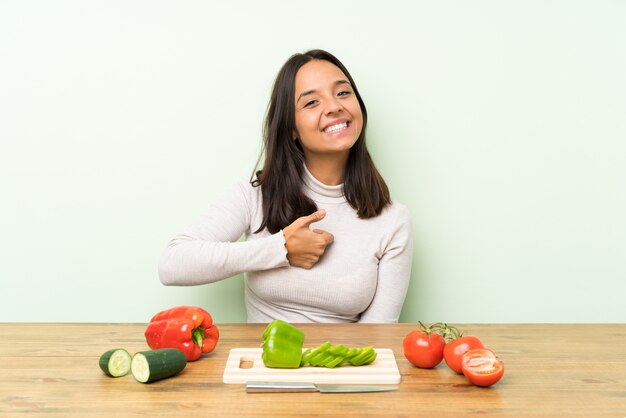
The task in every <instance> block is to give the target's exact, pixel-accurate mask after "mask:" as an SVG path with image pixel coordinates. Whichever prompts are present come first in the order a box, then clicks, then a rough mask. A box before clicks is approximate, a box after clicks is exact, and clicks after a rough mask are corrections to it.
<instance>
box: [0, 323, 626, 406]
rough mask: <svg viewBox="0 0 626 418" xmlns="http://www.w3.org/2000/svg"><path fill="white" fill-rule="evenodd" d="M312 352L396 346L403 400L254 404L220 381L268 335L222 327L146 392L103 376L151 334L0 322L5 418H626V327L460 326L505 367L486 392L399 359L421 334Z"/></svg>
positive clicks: (318, 329) (262, 399)
mask: <svg viewBox="0 0 626 418" xmlns="http://www.w3.org/2000/svg"><path fill="white" fill-rule="evenodd" d="M298 326H299V327H300V328H301V329H303V330H304V332H305V335H306V346H313V345H317V344H321V343H322V342H324V341H326V340H331V341H333V342H336V343H344V344H347V345H355V346H357V345H364V344H373V345H374V346H376V347H379V348H391V349H393V351H394V353H395V357H396V360H397V363H398V367H399V369H400V374H401V375H402V381H401V383H400V384H399V385H398V390H397V391H394V392H385V393H366V394H320V393H295V394H294V393H274V394H247V393H246V392H245V390H244V387H243V385H227V384H224V383H222V374H223V372H224V366H225V363H226V359H227V358H228V354H229V352H230V349H231V348H235V347H258V346H259V341H260V336H261V333H262V330H263V329H264V325H261V324H254V325H247V324H221V325H219V328H220V332H221V338H220V341H219V343H218V345H217V348H216V350H215V351H214V352H213V353H212V354H209V355H205V356H204V357H203V358H202V359H200V360H198V361H196V362H193V363H189V364H188V365H187V367H186V369H185V370H184V371H183V372H182V373H181V374H179V375H178V376H176V377H173V378H170V379H166V380H162V381H159V382H155V383H152V384H141V383H138V382H137V381H135V380H134V379H133V377H132V376H131V375H127V376H125V377H121V378H117V379H114V378H109V377H106V376H105V375H104V374H103V373H102V372H101V370H100V369H99V367H98V358H99V357H100V355H101V354H102V353H103V352H104V351H106V350H108V349H110V348H115V347H123V348H126V349H127V350H128V351H129V352H130V353H131V354H132V353H134V352H137V351H143V350H146V349H147V345H146V343H145V340H144V337H143V331H144V329H145V324H31V323H28V324H21V323H8V324H7V323H2V324H0V336H1V337H0V376H1V378H0V416H2V417H25V416H36V417H44V416H45V417H64V418H67V417H81V418H82V417H119V418H122V417H134V416H142V417H158V416H167V417H175V416H197V417H204V416H207V417H208V416H211V417H229V416H237V417H241V416H251V417H261V416H271V417H281V416H295V415H298V416H323V415H332V416H344V417H346V416H372V417H381V416H399V417H414V416H424V417H432V416H450V417H461V416H471V415H477V416H481V417H484V416H509V417H524V416H553V417H572V416H576V417H617V418H624V417H626V324H603V325H574V324H572V325H545V324H541V325H539V324H538V325H532V324H527V325H462V326H460V328H461V329H464V330H465V331H466V333H467V334H472V335H477V336H479V337H480V338H481V340H482V341H483V343H484V344H485V345H486V346H488V347H490V348H492V349H493V350H494V351H496V352H497V353H498V355H499V357H500V358H501V359H502V360H503V361H504V363H505V366H506V369H505V370H506V371H505V374H504V378H503V380H501V381H500V382H499V383H498V384H497V385H495V386H493V387H491V388H486V389H485V388H479V387H475V386H472V385H471V384H469V383H468V381H467V380H466V379H465V377H463V376H461V375H456V374H454V373H453V372H452V371H450V370H449V369H448V368H447V366H446V365H445V363H443V362H442V364H440V365H439V366H438V367H437V368H435V369H432V370H421V369H417V368H415V367H413V366H412V365H411V364H410V363H409V362H408V361H407V360H406V359H405V358H404V355H403V353H402V340H403V338H404V336H405V335H406V334H407V333H408V332H409V331H410V330H412V329H414V328H415V325H414V324H393V325H364V324H350V325H344V324H341V325H339V324H337V325H321V324H301V325H300V324H299V325H298Z"/></svg>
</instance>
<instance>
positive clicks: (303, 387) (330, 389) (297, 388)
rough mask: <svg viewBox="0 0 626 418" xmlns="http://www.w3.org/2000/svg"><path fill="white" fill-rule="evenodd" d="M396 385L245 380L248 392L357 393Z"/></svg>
mask: <svg viewBox="0 0 626 418" xmlns="http://www.w3.org/2000/svg"><path fill="white" fill-rule="evenodd" d="M396 389H397V387H396V386H382V385H316V384H315V383H308V382H247V383H246V392H248V393H272V392H274V393H275V392H320V393H357V392H389V391H392V390H396Z"/></svg>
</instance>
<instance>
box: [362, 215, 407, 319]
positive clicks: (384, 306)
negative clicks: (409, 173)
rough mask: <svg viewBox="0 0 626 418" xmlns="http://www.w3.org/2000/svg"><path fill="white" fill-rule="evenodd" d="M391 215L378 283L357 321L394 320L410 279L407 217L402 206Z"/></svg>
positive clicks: (398, 312)
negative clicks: (390, 225) (392, 219)
mask: <svg viewBox="0 0 626 418" xmlns="http://www.w3.org/2000/svg"><path fill="white" fill-rule="evenodd" d="M399 209H400V210H399V211H398V212H399V213H397V214H394V218H395V219H396V220H397V222H396V223H395V224H394V226H393V227H392V228H391V231H390V232H391V234H392V235H391V239H390V241H389V243H388V245H387V247H386V249H385V251H384V253H383V256H382V257H381V259H380V262H379V264H378V285H377V288H376V294H375V295H374V299H373V300H372V303H371V304H370V306H369V307H368V308H367V309H366V310H365V311H364V312H363V313H362V314H361V318H360V319H359V322H376V323H389V322H392V323H393V322H398V319H399V318H400V312H401V311H402V305H403V304H404V299H405V298H406V292H407V289H408V287H409V281H410V279H411V262H412V259H413V238H412V230H411V217H410V214H409V211H408V209H407V208H406V207H405V206H400V207H399Z"/></svg>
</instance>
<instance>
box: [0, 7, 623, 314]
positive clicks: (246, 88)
mask: <svg viewBox="0 0 626 418" xmlns="http://www.w3.org/2000/svg"><path fill="white" fill-rule="evenodd" d="M624 21H626V3H624V2H619V1H593V2H591V1H571V0H567V1H565V0H564V1H541V2H538V1H532V2H520V1H447V2H430V1H404V2H400V1H398V2H394V1H390V2H379V1H378V2H374V1H369V2H368V1H358V0H351V1H345V2H335V1H326V0H322V1H317V2H313V3H311V2H308V3H304V2H294V1H287V0H285V1H276V0H266V1H263V2H258V1H252V0H250V1H228V2H224V1H219V2H218V1H195V2H194V1H190V2H174V1H169V2H168V1H148V0H145V1H89V2H83V1H68V0H60V1H55V2H47V1H43V0H42V1H31V2H22V1H8V0H3V1H0V57H2V58H1V61H2V63H1V64H0V140H1V149H0V182H1V188H0V189H1V191H0V193H1V196H2V204H1V205H0V231H1V237H0V280H1V282H2V292H1V295H0V321H43V322H45V321H63V322H65V321H67V322H83V321H88V322H118V321H120V322H145V321H147V320H148V319H149V318H150V317H151V316H152V314H154V313H155V312H156V311H158V310H161V309H164V308H167V307H170V306H174V305H179V304H195V305H199V306H203V307H205V308H206V309H208V310H209V311H210V312H211V313H212V314H213V316H214V317H215V320H216V321H217V322H222V323H223V322H240V321H245V312H244V307H243V294H242V291H243V281H242V277H241V276H239V277H236V278H232V279H229V280H225V281H222V282H220V283H217V284H213V285H206V286H199V287H189V288H172V287H164V286H162V285H161V284H160V282H159V280H158V277H157V263H158V260H159V257H160V255H161V252H162V251H163V249H164V247H165V244H166V242H167V240H168V239H169V238H170V237H171V236H172V235H174V234H175V233H177V232H178V231H180V230H181V229H182V228H183V227H184V226H185V225H186V224H188V223H189V222H191V221H192V220H193V219H194V218H195V217H196V216H198V215H199V214H200V213H202V211H203V210H204V209H205V208H206V207H207V205H208V204H209V203H210V202H211V201H212V200H213V199H215V198H217V197H218V196H219V195H220V194H222V193H223V192H225V191H226V190H227V189H228V188H230V187H231V186H232V185H233V184H234V183H235V182H236V181H237V180H239V179H241V178H244V177H246V176H247V175H248V174H249V173H250V172H251V170H252V169H253V166H254V164H255V162H256V158H257V156H258V154H259V151H260V141H261V125H262V120H263V116H264V112H265V109H266V105H267V100H268V98H269V91H270V87H271V84H272V82H273V79H274V76H275V74H276V72H277V71H278V69H279V67H280V65H281V64H282V63H283V62H284V61H285V60H286V59H287V58H288V57H289V56H290V55H291V54H292V53H294V52H303V51H305V50H307V49H310V48H324V49H327V50H329V51H331V52H333V53H334V54H336V55H337V56H338V57H339V58H340V59H341V60H342V61H343V62H344V63H345V64H346V66H347V67H348V68H349V69H350V71H351V73H352V75H353V76H354V78H355V79H356V81H357V84H358V86H359V89H360V91H361V93H362V95H363V97H364V100H365V102H366V104H367V106H368V111H369V115H370V125H369V131H368V141H369V146H370V148H371V151H372V154H373V156H374V159H375V161H376V163H377V165H378V166H379V168H380V171H381V172H382V173H383V175H384V176H385V178H386V180H387V182H388V184H389V186H390V188H391V190H392V197H393V198H394V199H396V200H398V201H400V202H403V203H405V204H406V205H408V206H409V208H410V209H411V212H412V215H413V226H414V241H415V256H414V264H413V273H412V280H411V286H410V289H409V295H408V298H407V301H406V303H405V307H404V310H403V314H402V317H401V320H402V321H417V320H418V319H419V320H424V321H428V322H431V321H448V322H456V323H462V322H488V323H489V322H626V304H625V303H624V302H623V299H624V296H623V295H624V294H626V284H625V283H626V263H625V261H624V260H625V259H626V257H625V256H626V216H625V214H626V145H625V144H626V118H625V115H626V77H624V74H626V25H624Z"/></svg>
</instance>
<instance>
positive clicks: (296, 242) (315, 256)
mask: <svg viewBox="0 0 626 418" xmlns="http://www.w3.org/2000/svg"><path fill="white" fill-rule="evenodd" d="M325 216H326V211H325V210H323V209H321V210H318V211H317V212H314V213H312V214H310V215H308V216H302V217H300V218H298V219H296V220H295V221H293V223H292V224H291V225H289V226H288V227H286V228H285V229H283V234H284V235H285V247H287V260H289V264H290V265H292V266H294V267H302V268H305V269H310V268H312V267H313V266H314V265H315V264H317V262H318V261H319V259H320V257H321V256H322V254H324V252H325V251H326V247H327V246H328V245H330V244H331V243H332V242H333V240H334V237H333V235H332V234H331V233H330V232H326V231H323V230H321V229H313V230H311V229H310V226H311V224H312V223H315V222H318V221H321V220H322V219H324V217H325Z"/></svg>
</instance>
